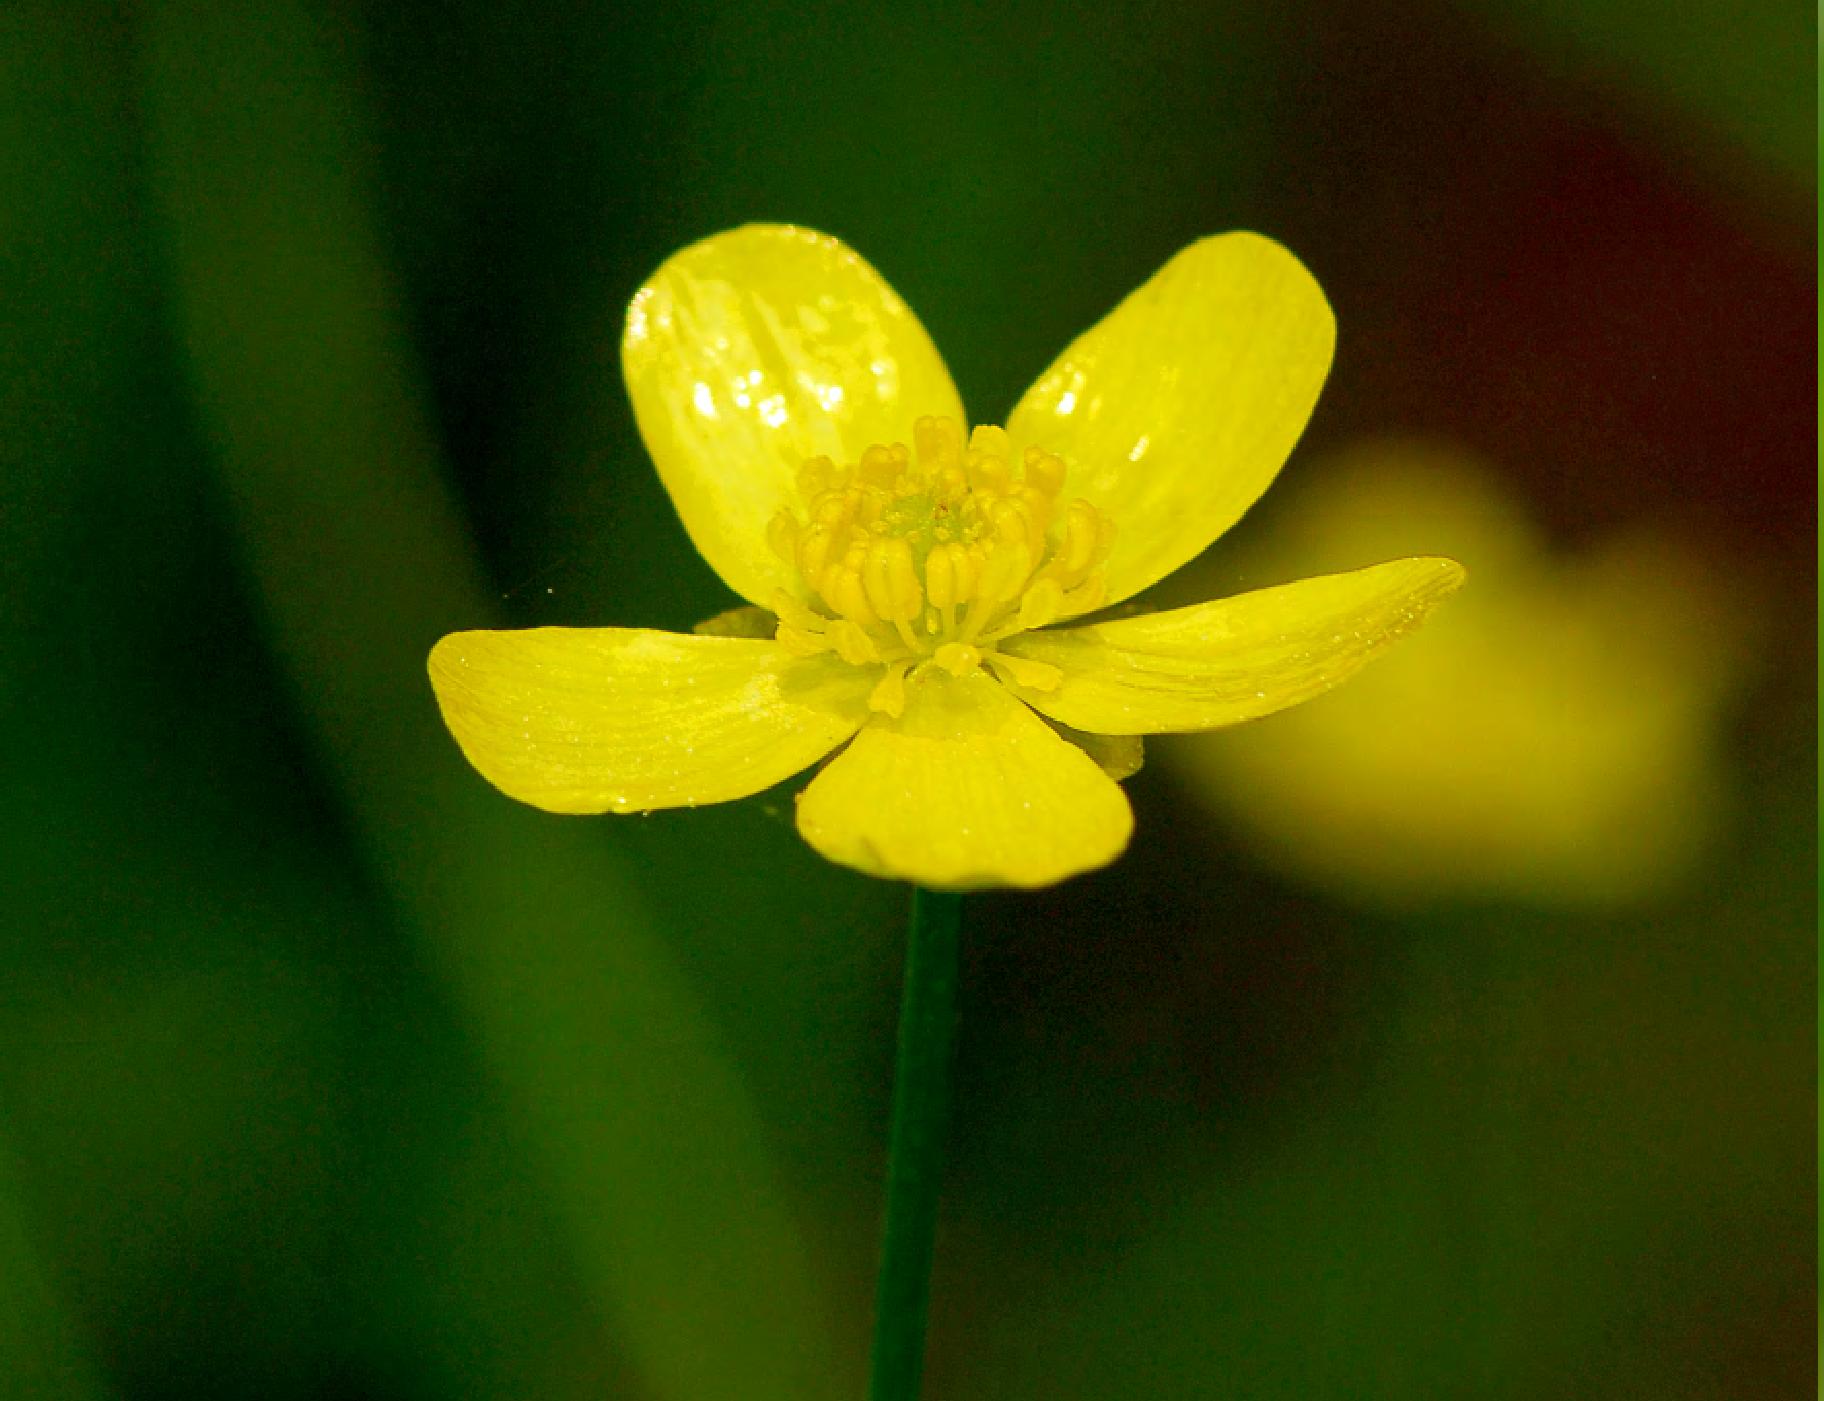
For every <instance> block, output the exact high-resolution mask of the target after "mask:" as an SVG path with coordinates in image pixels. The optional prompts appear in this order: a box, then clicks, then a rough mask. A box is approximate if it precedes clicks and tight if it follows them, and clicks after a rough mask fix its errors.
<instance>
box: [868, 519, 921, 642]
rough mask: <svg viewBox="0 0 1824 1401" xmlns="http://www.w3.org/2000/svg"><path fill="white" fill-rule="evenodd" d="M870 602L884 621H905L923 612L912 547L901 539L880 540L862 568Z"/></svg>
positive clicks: (893, 537)
mask: <svg viewBox="0 0 1824 1401" xmlns="http://www.w3.org/2000/svg"><path fill="white" fill-rule="evenodd" d="M861 578H862V583H863V584H864V585H866V587H867V593H868V602H869V604H871V605H872V606H873V609H874V611H875V612H876V613H878V614H879V615H880V616H881V617H883V618H889V619H893V620H895V621H903V620H906V619H910V618H916V617H917V616H918V615H919V613H920V612H921V611H922V610H923V609H924V606H925V598H924V593H923V591H922V590H920V588H919V586H918V575H917V573H916V571H915V570H914V568H913V564H912V547H911V546H910V545H909V544H907V543H906V541H905V540H904V539H903V538H901V537H899V536H888V537H887V538H886V539H883V540H877V541H875V542H874V544H873V545H872V546H870V547H869V549H868V557H867V562H866V563H865V564H864V565H863V567H862V575H861Z"/></svg>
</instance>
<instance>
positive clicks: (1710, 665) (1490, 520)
mask: <svg viewBox="0 0 1824 1401" xmlns="http://www.w3.org/2000/svg"><path fill="white" fill-rule="evenodd" d="M1278 504H1280V505H1281V506H1282V508H1283V510H1282V514H1281V516H1280V519H1279V520H1278V522H1277V523H1276V525H1275V527H1274V529H1273V530H1272V532H1271V533H1270V538H1269V539H1267V540H1266V541H1264V542H1263V543H1262V545H1261V546H1260V548H1259V549H1258V551H1256V552H1255V553H1254V554H1252V556H1251V557H1250V558H1249V560H1248V561H1247V564H1248V565H1249V566H1252V567H1262V568H1267V569H1271V570H1279V569H1295V568H1297V567H1298V566H1299V565H1300V564H1301V563H1303V562H1307V561H1309V560H1312V559H1317V558H1328V557H1332V556H1333V554H1334V553H1335V552H1360V551H1370V552H1372V551H1380V550H1388V549H1396V550H1397V549H1398V548H1399V546H1400V543H1401V542H1402V541H1405V540H1410V539H1420V538H1422V539H1424V540H1426V541H1427V542H1430V541H1436V542H1438V543H1439V545H1440V546H1441V547H1442V548H1444V549H1448V550H1450V551H1451V553H1452V554H1454V555H1456V556H1458V557H1459V558H1461V559H1462V560H1463V561H1464V562H1465V564H1466V565H1467V566H1468V567H1469V568H1470V569H1471V570H1473V571H1474V572H1475V576H1476V587H1475V589H1474V590H1473V592H1472V593H1471V595H1470V596H1468V597H1466V598H1465V599H1463V600H1462V601H1461V603H1459V604H1458V605H1456V606H1454V607H1452V608H1451V609H1450V610H1448V613H1447V615H1446V616H1444V617H1442V618H1440V619H1438V620H1437V621H1436V622H1435V623H1434V624H1433V625H1432V626H1431V627H1428V628H1427V629H1426V631H1425V636H1423V637H1422V638H1419V639H1417V640H1416V641H1414V642H1413V643H1411V644H1410V645H1408V646H1406V647H1403V648H1401V649H1400V651H1399V654H1398V655H1397V656H1394V657H1391V658H1389V659H1388V660H1387V661H1386V662H1384V663H1383V664H1382V665H1380V666H1377V667H1376V668H1374V670H1373V671H1372V672H1371V673H1370V674H1369V675H1367V676H1365V677H1363V678H1362V679H1361V681H1359V682H1358V683H1357V684H1355V685H1353V686H1351V687H1349V689H1348V691H1347V693H1346V694H1339V695H1336V696H1331V697H1328V698H1326V699H1325V700H1324V701H1322V702H1321V703H1319V704H1317V705H1312V706H1307V707H1304V708H1303V709H1301V710H1300V711H1299V712H1298V713H1296V714H1291V715H1285V716H1281V717H1278V718H1276V719H1275V720H1273V721H1272V722H1270V723H1268V724H1264V725H1260V726H1256V727H1254V729H1253V730H1252V732H1251V733H1250V734H1249V735H1248V736H1247V740H1246V742H1245V743H1240V742H1236V743H1230V742H1226V740H1225V738H1224V737H1221V736H1209V737H1204V738H1197V739H1187V740H1183V741H1179V742H1177V744H1176V745H1175V746H1174V747H1173V749H1172V751H1171V752H1170V753H1169V754H1167V756H1166V762H1167V763H1168V765H1170V766H1172V767H1175V768H1177V769H1178V770H1179V771H1180V772H1181V773H1183V774H1184V775H1186V776H1187V777H1188V778H1189V780H1190V787H1191V788H1192V790H1193V791H1194V792H1196V793H1198V794H1200V795H1202V796H1204V797H1206V798H1207V799H1209V800H1210V801H1211V802H1213V803H1214V804H1215V805H1216V806H1217V807H1218V808H1219V809H1220V810H1221V811H1222V812H1223V813H1224V814H1225V816H1227V817H1228V818H1230V819H1232V820H1233V821H1234V823H1235V824H1236V825H1237V826H1238V827H1240V828H1241V829H1242V830H1243V831H1245V832H1247V833H1248V834H1250V835H1251V838H1252V840H1253V842H1254V843H1255V845H1256V846H1257V847H1258V848H1259V849H1260V850H1261V851H1262V853H1263V854H1265V855H1267V856H1268V857H1269V858H1270V859H1272V860H1274V861H1276V862H1278V863H1281V864H1284V865H1286V866H1288V867H1290V868H1292V869H1294V870H1296V871H1298V872H1300V873H1302V874H1304V875H1306V876H1308V877H1310V878H1313V879H1316V880H1319V881H1321V882H1324V883H1327V884H1330V885H1333V886H1337V887H1341V888H1344V889H1346V890H1348V891H1350V892H1352V893H1357V894H1365V895H1368V896H1371V897H1378V898H1381V899H1387V900H1392V901H1394V902H1396V903H1406V902H1409V901H1411V900H1413V899H1419V898H1426V897H1435V896H1437V895H1465V894H1494V895H1501V896H1505V897H1510V898H1521V899H1525V900H1531V901H1536V902H1538V901H1542V902H1546V903H1554V904H1563V903H1573V904H1603V903H1613V902H1622V901H1627V900H1632V899H1636V898H1639V897H1642V896H1645V895H1647V894H1650V893H1651V892H1652V891H1653V890H1655V889H1656V888H1659V887H1661V886H1663V885H1664V884H1665V883H1667V882H1668V881H1671V880H1673V879H1674V878H1676V877H1677V876H1678V875H1679V873H1680V872H1681V871H1683V870H1684V869H1686V868H1687V867H1688V866H1689V865H1690V863H1691V858H1692V857H1693V856H1695V855H1696V854H1697V853H1698V852H1699V851H1700V850H1701V848H1702V845H1703V843H1704V841H1705V838H1706V837H1707V836H1708V835H1709V834H1710V833H1711V831H1712V829H1713V828H1714V826H1715V824H1716V822H1717V820H1718V818H1719V815H1720V814H1721V813H1722V812H1723V811H1724V810H1725V804H1724V802H1723V790H1724V788H1725V786H1726V785H1725V784H1724V783H1723V781H1722V778H1721V761H1720V754H1719V749H1718V735H1717V729H1718V721H1719V718H1720V711H1721V708H1722V705H1723V703H1724V702H1725V701H1726V700H1727V698H1728V697H1729V696H1730V695H1731V694H1732V693H1733V692H1734V691H1735V690H1737V689H1738V688H1739V686H1740V685H1741V683H1742V679H1743V677H1744V674H1745V670H1746V666H1747V663H1748V662H1749V660H1750V657H1749V651H1750V650H1751V643H1750V641H1749V632H1748V630H1747V626H1746V619H1745V614H1746V612H1747V610H1746V609H1745V608H1744V607H1743V606H1742V603H1741V600H1740V599H1739V598H1737V597H1735V596H1734V595H1733V594H1732V589H1731V586H1729V585H1726V584H1725V581H1724V580H1723V579H1722V577H1720V574H1719V571H1717V570H1716V569H1715V568H1713V567H1711V566H1708V565H1707V564H1706V563H1705V562H1704V560H1703V559H1702V558H1701V556H1699V555H1697V554H1696V553H1694V552H1693V551H1692V550H1691V549H1690V548H1688V547H1686V546H1684V545H1682V544H1681V543H1680V542H1679V541H1678V540H1676V539H1675V538H1673V537H1671V536H1669V535H1667V534H1664V533H1655V532H1652V531H1648V530H1645V529H1634V530H1630V531H1628V532H1626V533H1625V534H1621V535H1617V536H1615V537H1613V538H1611V539H1609V540H1608V541H1606V542H1603V543H1601V544H1599V545H1598V546H1597V547H1596V548H1594V549H1592V550H1589V551H1586V552H1584V553H1583V554H1581V555H1580V556H1577V557H1575V558H1570V559H1559V558H1556V557H1554V556H1553V555H1552V554H1551V553H1550V552H1549V551H1548V549H1547V548H1546V545H1545V542H1544V541H1543V540H1541V539H1540V538H1539V536H1538V534H1537V532H1536V530H1535V529H1534V527H1533V525H1532V524H1531V522H1530V521H1529V520H1528V519H1527V517H1526V514H1525V512H1524V510H1523V509H1522V507H1521V506H1520V504H1519V503H1518V502H1517V501H1516V500H1515V499H1514V497H1513V495H1512V493H1511V491H1510V490H1509V489H1508V488H1507V487H1505V486H1504V485H1503V483H1502V482H1501V480H1500V478H1499V477H1498V476H1496V475H1495V474H1494V473H1493V472H1492V471H1491V470H1489V469H1488V468H1486V467H1485V466H1482V465H1481V464H1479V463H1477V462H1476V461H1474V460H1473V459H1471V458H1470V457H1469V456H1468V455H1467V454H1465V453H1463V452H1461V451H1459V450H1456V449H1453V448H1450V447H1448V446H1442V445H1438V444H1424V443H1415V442H1393V441H1389V442H1378V443H1371V444H1364V445H1359V446H1357V447H1356V448H1354V449H1352V450H1350V451H1349V452H1347V453H1345V454H1343V455H1341V456H1339V457H1336V458H1333V459H1331V460H1329V461H1327V462H1319V463H1314V464H1313V465H1312V467H1311V469H1310V471H1309V472H1307V473H1306V474H1305V475H1304V486H1303V489H1302V490H1301V491H1300V492H1299V493H1298V494H1297V495H1296V496H1295V497H1294V498H1293V499H1292V500H1291V501H1290V502H1281V503H1278Z"/></svg>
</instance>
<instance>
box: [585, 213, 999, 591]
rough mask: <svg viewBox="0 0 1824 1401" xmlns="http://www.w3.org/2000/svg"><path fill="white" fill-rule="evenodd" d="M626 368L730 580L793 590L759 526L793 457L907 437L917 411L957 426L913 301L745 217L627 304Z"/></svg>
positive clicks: (694, 248) (812, 239)
mask: <svg viewBox="0 0 1824 1401" xmlns="http://www.w3.org/2000/svg"><path fill="white" fill-rule="evenodd" d="M621 368H622V370H623V372H624V373H625V375H626V377H627V391H628V393H629V395H630V396H631V397H632V399H633V411H634V416H635V418H636V419H637V420H638V421H639V425H640V435H641V436H642V437H643V438H644V439H645V440H646V448H647V450H648V451H649V452H650V453H651V454H652V459H653V462H654V464H655V465H656V466H657V467H658V470H659V477H660V478H661V480H663V481H664V483H665V489H666V490H667V491H669V492H670V493H671V499H672V503H673V504H674V505H675V506H676V507H677V510H678V515H679V516H680V517H682V518H683V521H684V528H685V529H686V530H687V531H688V532H689V533H690V538H691V540H692V541H693V542H694V543H695V544H696V547H697V549H698V550H699V551H700V552H701V553H702V555H703V557H704V558H705V559H706V560H708V561H709V563H710V565H711V566H712V567H713V568H714V569H715V571H716V572H717V573H718V574H720V575H721V576H722V578H723V580H724V581H726V582H727V584H728V585H729V587H730V588H732V589H734V591H735V592H736V593H738V594H740V595H741V596H742V597H743V598H745V599H747V600H748V601H749V602H750V603H756V604H760V605H762V606H770V605H771V601H772V596H773V591H774V590H775V589H777V588H784V589H787V590H790V591H792V592H794V593H798V592H800V591H801V588H802V586H801V585H800V583H799V581H798V574H797V571H796V570H795V569H793V568H792V567H790V566H788V565H786V564H784V563H783V562H781V560H780V559H779V557H778V556H777V555H775V554H774V553H773V551H772V550H771V549H770V548H769V547H768V545H767V535H766V528H767V524H768V522H769V521H771V520H772V518H773V516H774V514H775V513H777V512H778V511H779V509H780V508H781V507H783V506H787V505H792V504H796V502H797V499H798V498H797V494H796V485H795V483H796V480H797V472H798V468H799V466H800V465H801V464H802V463H803V462H804V461H805V459H807V458H811V457H816V456H818V455H825V456H828V457H829V458H831V459H832V460H833V461H835V462H838V463H846V462H853V461H855V460H856V459H857V458H859V457H860V455H861V452H862V450H863V449H865V448H867V447H868V446H869V445H871V444H873V443H891V442H904V443H909V442H910V441H911V436H912V424H913V422H914V420H916V419H917V418H918V417H919V415H921V414H941V415H946V416H948V417H950V418H953V419H955V420H957V421H958V422H961V421H962V419H963V410H962V402H961V400H959V399H958V398H957V393H956V387H955V386H954V385H953V384H952V383H951V381H950V372H949V371H948V370H946V369H945V368H944V362H943V360H942V358H941V357H940V356H939V355H938V353H937V348H936V347H935V346H934V345H932V344H931V338H930V337H929V336H927V335H926V334H925V328H924V327H923V326H921V325H920V324H919V322H918V318H917V317H916V316H914V315H913V314H912V312H911V311H910V309H908V308H907V306H906V304H905V303H904V302H902V301H901V300H900V299H899V297H898V295H897V294H895V292H894V291H893V289H892V288H891V287H889V286H888V285H887V283H886V281H885V280H884V279H883V278H882V277H881V276H880V274H879V273H877V272H875V271H874V269H873V268H871V267H869V266H868V265H867V263H865V262H863V261H862V260H861V258H860V257H859V256H858V255H857V254H856V253H855V252H854V251H853V250H852V249H850V248H848V247H847V246H846V245H844V244H843V243H841V242H840V241H838V240H837V239H834V238H831V237H829V236H828V235H826V234H820V233H814V232H812V231H811V230H809V229H800V228H793V227H789V226H784V225H774V224H751V225H748V226H747V227H745V228H739V229H735V230H732V231H731V232H728V233H723V234H717V235H716V236H715V237H713V238H708V239H705V240H703V241H702V242H701V243H696V244H692V245H691V246H690V247H689V248H686V249H685V250H684V251H683V252H681V253H678V254H676V255H675V256H674V257H672V258H671V259H669V260H668V261H667V262H666V263H665V265H664V266H663V267H661V268H660V269H659V270H658V271H657V272H656V273H654V274H653V276H652V280H651V281H649V282H648V283H647V284H646V285H645V286H644V287H642V288H641V289H640V291H639V293H638V294H637V295H636V296H635V297H634V299H633V305H632V306H630V307H629V308H628V311H627V329H626V335H625V336H624V338H623V339H622V342H621Z"/></svg>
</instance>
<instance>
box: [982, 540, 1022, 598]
mask: <svg viewBox="0 0 1824 1401" xmlns="http://www.w3.org/2000/svg"><path fill="white" fill-rule="evenodd" d="M1031 573H1032V552H1031V551H1030V550H1028V549H1027V548H1026V542H1025V541H1024V540H1000V541H997V542H996V544H995V546H994V548H993V549H992V550H990V551H989V553H988V558H987V559H986V560H985V561H984V562H983V564H982V577H981V582H980V583H979V584H978V585H977V592H976V597H977V598H982V599H986V600H988V601H989V602H990V603H1011V602H1012V601H1013V600H1014V599H1016V598H1018V597H1019V596H1020V594H1021V592H1022V591H1023V590H1024V589H1025V587H1026V579H1027V576H1028V575H1030V574H1031Z"/></svg>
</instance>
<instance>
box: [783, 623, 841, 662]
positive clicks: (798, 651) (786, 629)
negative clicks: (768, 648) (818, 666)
mask: <svg viewBox="0 0 1824 1401" xmlns="http://www.w3.org/2000/svg"><path fill="white" fill-rule="evenodd" d="M773 640H774V641H775V642H777V643H778V644H779V645H780V646H781V647H783V648H785V650H786V651H788V652H790V653H791V654H792V655H793V656H794V657H814V656H816V655H817V654H818V653H819V652H827V651H829V650H830V647H831V645H832V644H831V642H830V639H829V638H828V637H827V636H826V635H825V634H823V633H821V632H806V631H805V630H804V629H803V628H795V627H793V626H792V625H791V624H789V623H781V624H779V631H778V632H776V633H774V634H773Z"/></svg>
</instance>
